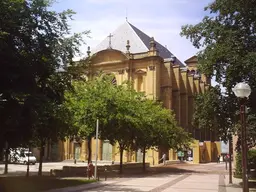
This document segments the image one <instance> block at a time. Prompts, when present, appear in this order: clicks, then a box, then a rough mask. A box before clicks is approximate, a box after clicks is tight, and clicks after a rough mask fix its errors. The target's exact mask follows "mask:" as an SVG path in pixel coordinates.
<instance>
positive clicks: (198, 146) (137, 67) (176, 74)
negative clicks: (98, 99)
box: [45, 21, 220, 164]
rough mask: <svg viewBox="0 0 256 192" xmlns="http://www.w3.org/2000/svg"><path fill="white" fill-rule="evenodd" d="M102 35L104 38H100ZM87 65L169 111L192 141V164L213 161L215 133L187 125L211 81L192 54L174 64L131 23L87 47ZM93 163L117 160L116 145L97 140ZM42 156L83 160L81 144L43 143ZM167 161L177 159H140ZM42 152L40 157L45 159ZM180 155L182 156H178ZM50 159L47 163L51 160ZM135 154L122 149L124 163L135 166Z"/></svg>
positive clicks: (156, 155) (157, 154)
mask: <svg viewBox="0 0 256 192" xmlns="http://www.w3.org/2000/svg"><path fill="white" fill-rule="evenodd" d="M106 36H107V35H106ZM87 54H88V58H87V60H88V61H89V62H90V65H89V70H88V74H87V75H88V76H91V77H92V76H94V75H96V74H98V73H99V72H104V73H111V74H113V75H114V76H115V79H114V80H113V81H114V82H115V83H117V84H121V83H122V82H123V81H125V80H129V81H131V82H133V86H134V89H135V90H137V91H141V92H145V93H146V95H147V97H148V98H150V99H153V100H159V101H161V102H162V103H163V105H164V107H165V108H167V109H170V110H173V111H174V113H175V117H176V120H177V122H178V124H179V125H180V126H181V127H183V128H184V129H185V130H186V131H188V132H190V133H191V134H192V136H193V138H194V143H192V144H191V147H190V150H189V151H187V152H186V153H187V154H188V156H190V157H191V158H190V160H191V161H193V162H194V163H200V162H210V161H215V160H216V158H217V156H218V154H220V144H219V142H216V140H217V138H216V133H215V132H214V131H210V130H207V129H205V130H199V129H197V128H196V127H194V126H193V125H192V118H193V113H194V98H195V96H196V94H199V93H204V92H205V91H207V89H208V88H209V86H211V79H209V78H208V77H206V76H205V75H204V74H200V73H199V72H198V70H197V57H196V56H192V57H191V58H188V59H187V60H186V61H184V63H183V61H180V60H179V58H177V57H176V56H175V55H174V54H172V53H171V52H170V51H169V50H168V49H167V48H166V47H165V46H163V45H161V44H160V43H158V42H157V41H156V40H155V39H154V38H153V37H149V36H148V35H146V34H145V33H144V32H142V31H141V30H139V29H138V28H136V27H135V26H134V25H132V24H131V23H129V22H128V21H126V22H125V23H124V24H122V25H121V26H120V27H119V28H117V29H116V30H115V31H114V32H113V33H111V34H110V35H108V36H107V37H106V38H105V39H104V40H103V41H102V42H101V43H100V44H99V45H98V46H96V47H95V48H93V49H92V50H91V49H90V47H88V51H87ZM99 143H100V144H99V150H98V151H99V153H98V157H99V160H103V161H119V151H118V148H117V146H112V145H111V144H109V142H108V141H99ZM95 151H96V150H95V140H93V141H92V158H93V159H94V158H95V155H96V154H95ZM45 153H47V154H48V155H49V157H50V158H51V159H53V157H54V159H56V160H65V159H77V160H84V161H85V160H86V158H87V142H86V141H80V142H77V141H73V140H66V141H65V142H62V141H60V142H59V143H58V144H55V145H49V146H48V150H45ZM163 153H166V154H167V157H168V159H169V160H177V158H178V155H179V154H178V153H176V152H175V151H173V150H172V149H170V150H165V151H161V150H158V151H156V150H149V151H147V154H146V161H147V162H150V163H151V164H157V163H158V160H159V159H160V158H161V156H162V154H163ZM47 154H45V156H47ZM181 154H182V153H181ZM54 159H53V160H54ZM141 161H142V154H141V152H140V151H136V152H134V151H126V152H125V153H124V162H141Z"/></svg>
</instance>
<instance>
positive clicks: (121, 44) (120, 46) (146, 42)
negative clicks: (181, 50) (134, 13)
mask: <svg viewBox="0 0 256 192" xmlns="http://www.w3.org/2000/svg"><path fill="white" fill-rule="evenodd" d="M111 35H113V36H112V37H110V38H111V48H113V49H116V50H120V51H122V52H126V44H127V40H129V41H130V46H131V47H130V52H131V53H141V52H147V51H149V49H150V40H151V38H150V37H149V36H148V35H147V34H145V33H144V32H142V31H141V30H139V29H138V28H136V27H135V26H133V25H132V24H131V23H129V22H128V21H126V22H125V23H124V24H122V25H121V26H119V27H118V28H117V29H116V30H115V31H114V32H113V33H111ZM155 42H156V48H157V49H158V51H159V55H160V56H161V57H162V58H163V59H165V60H168V59H170V58H172V57H173V56H174V55H173V54H172V53H171V52H170V51H169V50H168V49H167V48H166V47H164V46H163V45H161V44H160V43H158V42H157V41H155ZM107 48H109V37H106V38H105V39H104V40H103V41H102V42H101V43H100V44H99V45H98V46H96V47H95V48H94V49H93V50H92V53H96V52H99V51H102V50H105V49H107ZM174 64H175V65H180V66H184V64H183V63H182V62H181V61H180V60H179V59H178V58H177V57H176V59H175V62H174Z"/></svg>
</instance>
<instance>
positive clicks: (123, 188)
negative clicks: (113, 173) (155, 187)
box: [77, 185, 148, 192]
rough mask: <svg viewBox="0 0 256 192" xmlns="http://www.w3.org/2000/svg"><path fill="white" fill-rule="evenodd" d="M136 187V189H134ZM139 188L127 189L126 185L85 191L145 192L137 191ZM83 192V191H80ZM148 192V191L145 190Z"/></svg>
mask: <svg viewBox="0 0 256 192" xmlns="http://www.w3.org/2000/svg"><path fill="white" fill-rule="evenodd" d="M136 187H137V189H136ZM139 188H141V186H134V187H133V188H130V187H129V188H128V187H127V186H126V185H114V186H110V185H108V186H105V187H100V189H99V187H97V188H92V189H88V190H87V191H88V192H90V191H93V192H102V191H129V192H142V191H145V190H141V189H139ZM145 188H147V187H146V186H145ZM82 191H84V190H82ZM82 191H81V192H82ZM146 191H148V190H146ZM77 192H80V191H77Z"/></svg>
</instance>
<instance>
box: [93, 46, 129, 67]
mask: <svg viewBox="0 0 256 192" xmlns="http://www.w3.org/2000/svg"><path fill="white" fill-rule="evenodd" d="M127 59H128V57H127V56H126V55H125V54H124V53H123V52H121V51H119V50H115V49H105V50H102V51H99V52H97V53H95V54H94V55H93V56H92V57H91V63H92V64H97V63H118V62H122V61H125V60H127Z"/></svg>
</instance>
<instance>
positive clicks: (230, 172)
mask: <svg viewBox="0 0 256 192" xmlns="http://www.w3.org/2000/svg"><path fill="white" fill-rule="evenodd" d="M231 143H232V135H231V133H229V183H230V184H232V161H231V149H232V147H231Z"/></svg>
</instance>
